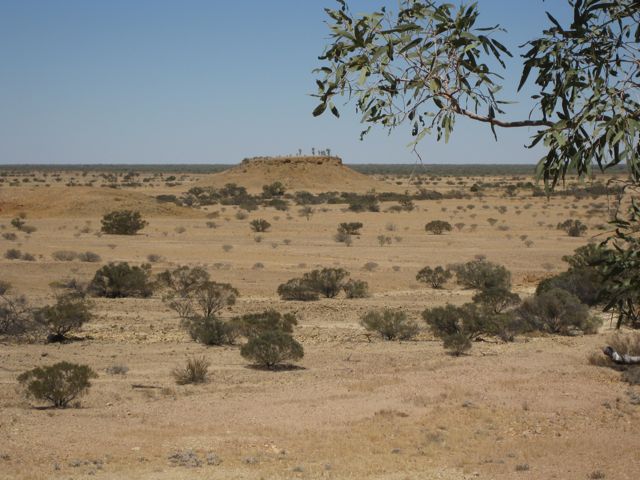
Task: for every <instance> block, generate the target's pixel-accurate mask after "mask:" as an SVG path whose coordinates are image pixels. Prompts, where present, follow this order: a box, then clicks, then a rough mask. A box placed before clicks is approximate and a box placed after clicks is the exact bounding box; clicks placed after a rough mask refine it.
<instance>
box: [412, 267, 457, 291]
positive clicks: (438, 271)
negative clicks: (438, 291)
mask: <svg viewBox="0 0 640 480" xmlns="http://www.w3.org/2000/svg"><path fill="white" fill-rule="evenodd" d="M452 276H453V274H452V273H451V271H450V270H449V269H448V268H446V269H445V268H442V267H440V266H438V267H436V268H431V267H424V268H423V269H422V270H420V271H419V272H418V274H417V275H416V280H418V281H419V282H424V283H428V284H429V285H431V288H442V287H443V285H444V284H445V283H447V280H449V279H450V278H451V277H452Z"/></svg>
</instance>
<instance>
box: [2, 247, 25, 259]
mask: <svg viewBox="0 0 640 480" xmlns="http://www.w3.org/2000/svg"><path fill="white" fill-rule="evenodd" d="M4 258H6V259H7V260H20V259H21V258H22V252H21V251H20V250H18V249H17V248H10V249H9V250H7V251H6V252H5V253H4Z"/></svg>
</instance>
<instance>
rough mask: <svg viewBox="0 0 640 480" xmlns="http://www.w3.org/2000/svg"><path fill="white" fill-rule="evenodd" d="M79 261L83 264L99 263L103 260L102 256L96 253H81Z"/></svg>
mask: <svg viewBox="0 0 640 480" xmlns="http://www.w3.org/2000/svg"><path fill="white" fill-rule="evenodd" d="M78 260H80V261H81V262H89V263H97V262H99V261H100V260H101V258H100V255H98V254H97V253H94V252H81V253H79V254H78Z"/></svg>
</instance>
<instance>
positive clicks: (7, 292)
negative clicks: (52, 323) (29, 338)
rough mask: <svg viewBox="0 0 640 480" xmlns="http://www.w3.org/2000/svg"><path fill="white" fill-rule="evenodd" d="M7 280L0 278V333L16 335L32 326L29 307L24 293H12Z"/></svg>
mask: <svg viewBox="0 0 640 480" xmlns="http://www.w3.org/2000/svg"><path fill="white" fill-rule="evenodd" d="M11 290H12V286H11V284H10V283H9V282H5V281H3V280H0V335H11V336H17V335H22V334H24V333H26V332H28V331H30V330H31V329H32V328H33V327H34V322H33V315H32V311H31V308H29V305H28V303H27V299H26V298H25V297H24V295H13V294H12V293H11Z"/></svg>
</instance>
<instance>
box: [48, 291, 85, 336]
mask: <svg viewBox="0 0 640 480" xmlns="http://www.w3.org/2000/svg"><path fill="white" fill-rule="evenodd" d="M91 308H92V304H91V303H90V302H88V301H87V300H86V299H85V298H83V297H81V296H79V295H76V294H67V295H62V296H60V297H58V299H57V301H56V303H55V304H54V305H47V306H45V307H43V308H41V309H40V310H38V312H37V313H36V319H37V320H38V322H39V323H41V324H42V325H44V326H45V328H46V329H47V331H48V336H47V341H48V342H49V343H53V342H64V341H65V340H67V335H68V334H69V333H70V332H73V331H75V330H79V329H80V328H81V327H82V325H84V324H85V323H86V322H88V321H90V320H91V318H92V317H93V315H92V313H91Z"/></svg>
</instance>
